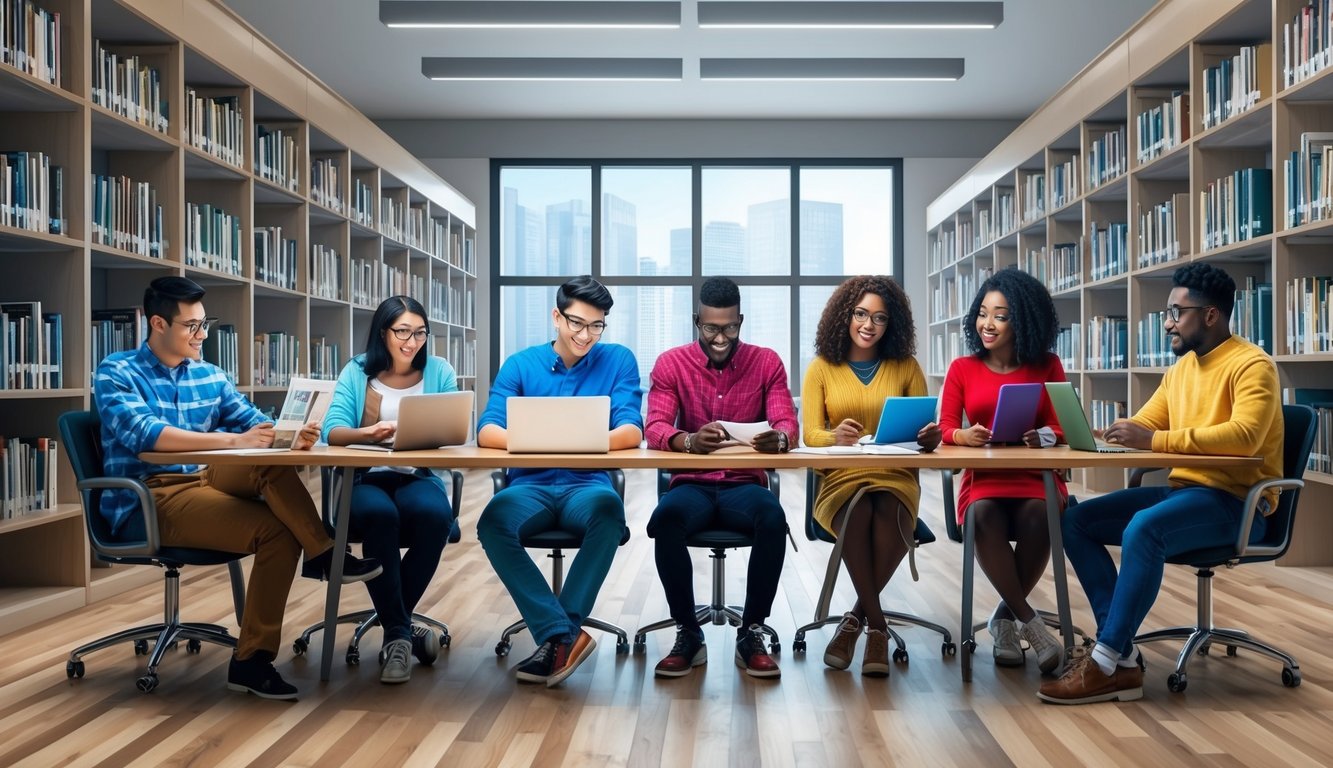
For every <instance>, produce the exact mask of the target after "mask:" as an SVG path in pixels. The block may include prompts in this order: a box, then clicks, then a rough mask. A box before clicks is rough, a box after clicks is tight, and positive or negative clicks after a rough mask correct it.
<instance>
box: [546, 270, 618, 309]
mask: <svg viewBox="0 0 1333 768" xmlns="http://www.w3.org/2000/svg"><path fill="white" fill-rule="evenodd" d="M576 301H581V302H583V303H584V304H591V305H592V306H594V307H597V308H598V309H600V310H602V311H603V312H610V311H611V305H612V304H615V303H616V300H615V299H613V298H611V292H610V291H608V290H606V286H605V285H602V284H601V283H599V282H597V281H596V280H594V279H592V275H579V276H578V277H575V278H571V279H570V280H569V281H567V282H566V283H565V284H564V285H562V286H560V287H559V288H557V289H556V291H555V308H556V309H558V310H560V311H561V312H564V311H565V310H566V309H569V305H570V304H573V303H574V302H576Z"/></svg>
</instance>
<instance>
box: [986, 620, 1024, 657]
mask: <svg viewBox="0 0 1333 768" xmlns="http://www.w3.org/2000/svg"><path fill="white" fill-rule="evenodd" d="M986 628H987V629H989V630H990V636H991V651H992V653H994V654H995V663H996V664H998V665H999V666H1001V667H1021V666H1023V661H1024V658H1025V657H1024V656H1023V646H1021V645H1019V644H1018V627H1017V626H1016V625H1015V624H1014V622H1013V620H1012V619H991V620H990V623H989V624H987V625H986Z"/></svg>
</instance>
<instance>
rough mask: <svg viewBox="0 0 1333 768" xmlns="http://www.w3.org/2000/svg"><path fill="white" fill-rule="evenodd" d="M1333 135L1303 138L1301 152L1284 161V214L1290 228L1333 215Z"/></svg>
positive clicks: (1305, 135)
mask: <svg viewBox="0 0 1333 768" xmlns="http://www.w3.org/2000/svg"><path fill="white" fill-rule="evenodd" d="M1331 165H1333V131H1318V132H1311V131H1307V132H1305V133H1302V134H1301V148H1300V149H1298V150H1296V151H1294V152H1292V153H1291V155H1290V156H1289V157H1288V158H1287V159H1286V160H1283V161H1282V168H1283V170H1284V171H1285V173H1283V177H1284V178H1285V179H1286V181H1287V185H1286V187H1285V188H1284V189H1283V190H1282V210H1283V211H1285V212H1286V216H1285V222H1286V226H1288V227H1299V226H1300V225H1302V224H1309V223H1310V222H1312V221H1321V220H1323V219H1326V218H1328V217H1329V216H1330V215H1333V181H1331V180H1330V179H1329V176H1328V169H1329V168H1330V167H1331Z"/></svg>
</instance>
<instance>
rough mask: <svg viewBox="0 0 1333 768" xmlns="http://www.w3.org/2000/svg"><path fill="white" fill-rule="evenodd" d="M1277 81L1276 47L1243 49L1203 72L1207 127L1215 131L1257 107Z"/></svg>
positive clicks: (1257, 46)
mask: <svg viewBox="0 0 1333 768" xmlns="http://www.w3.org/2000/svg"><path fill="white" fill-rule="evenodd" d="M1272 81H1273V44H1272V43H1267V42H1264V43H1256V44H1255V45H1243V46H1241V47H1240V50H1239V51H1238V52H1237V53H1236V55H1235V56H1232V57H1230V58H1223V59H1222V60H1221V61H1220V62H1218V64H1217V66H1214V67H1208V68H1206V69H1205V70H1204V71H1203V94H1202V95H1203V115H1202V117H1203V127H1204V128H1212V127H1213V126H1215V125H1220V124H1221V123H1223V122H1224V121H1226V120H1229V119H1231V118H1233V117H1235V116H1236V115H1239V114H1241V113H1242V112H1245V111H1246V110H1248V109H1250V108H1251V107H1253V106H1254V105H1255V104H1256V103H1258V102H1259V100H1260V99H1262V98H1263V95H1264V93H1263V92H1264V91H1265V90H1267V89H1266V88H1265V87H1264V85H1265V84H1267V83H1271V82H1272Z"/></svg>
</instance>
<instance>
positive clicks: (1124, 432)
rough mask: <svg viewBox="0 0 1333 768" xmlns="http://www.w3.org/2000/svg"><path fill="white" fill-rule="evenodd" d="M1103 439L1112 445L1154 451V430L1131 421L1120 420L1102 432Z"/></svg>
mask: <svg viewBox="0 0 1333 768" xmlns="http://www.w3.org/2000/svg"><path fill="white" fill-rule="evenodd" d="M1102 439H1103V440H1105V441H1106V442H1108V443H1110V444H1111V445H1123V446H1125V447H1127V448H1139V449H1141V450H1152V430H1151V429H1148V428H1147V427H1144V426H1141V425H1139V424H1135V423H1134V422H1132V421H1130V420H1129V419H1118V420H1116V421H1115V423H1113V424H1111V426H1109V427H1107V428H1106V431H1104V432H1102Z"/></svg>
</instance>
